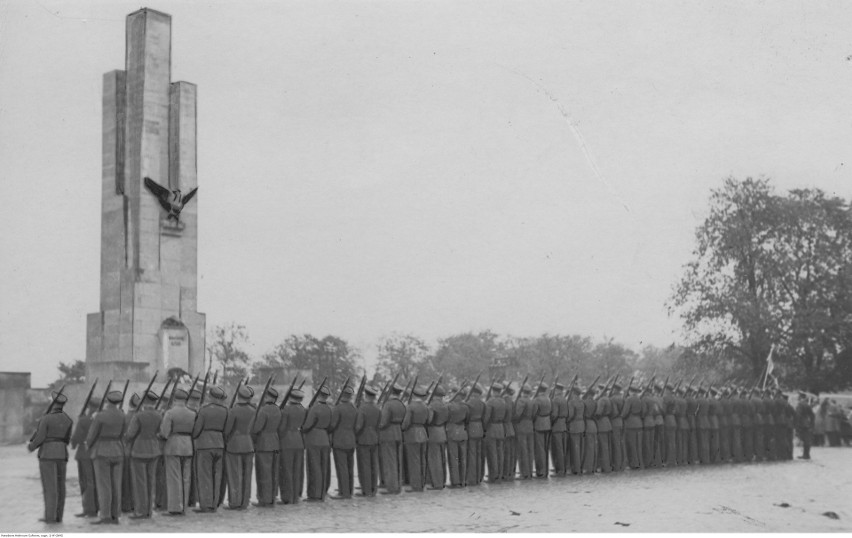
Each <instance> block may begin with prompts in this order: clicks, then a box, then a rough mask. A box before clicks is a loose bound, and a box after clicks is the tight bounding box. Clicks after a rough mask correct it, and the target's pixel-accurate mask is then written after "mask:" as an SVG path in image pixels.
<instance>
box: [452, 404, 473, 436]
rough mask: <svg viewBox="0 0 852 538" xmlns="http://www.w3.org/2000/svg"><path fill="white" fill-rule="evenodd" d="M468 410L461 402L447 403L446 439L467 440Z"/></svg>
mask: <svg viewBox="0 0 852 538" xmlns="http://www.w3.org/2000/svg"><path fill="white" fill-rule="evenodd" d="M468 411H469V410H468V407H467V406H466V405H465V404H463V403H461V402H450V403H449V404H447V441H456V442H458V441H467V426H466V424H467V414H468Z"/></svg>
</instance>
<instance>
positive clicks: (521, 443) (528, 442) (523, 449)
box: [515, 432, 535, 478]
mask: <svg viewBox="0 0 852 538" xmlns="http://www.w3.org/2000/svg"><path fill="white" fill-rule="evenodd" d="M515 439H517V447H518V469H519V470H520V472H521V478H532V467H533V453H534V452H535V442H534V441H533V434H531V433H517V432H515Z"/></svg>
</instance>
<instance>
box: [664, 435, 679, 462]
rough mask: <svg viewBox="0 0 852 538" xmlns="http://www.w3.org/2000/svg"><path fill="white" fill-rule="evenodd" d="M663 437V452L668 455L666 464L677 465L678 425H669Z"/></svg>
mask: <svg viewBox="0 0 852 538" xmlns="http://www.w3.org/2000/svg"><path fill="white" fill-rule="evenodd" d="M663 437H664V439H665V443H664V444H663V448H664V450H663V452H664V453H665V456H666V458H665V462H666V465H667V466H668V467H674V466H675V465H677V427H676V426H667V427H666V429H665V433H664V435H663Z"/></svg>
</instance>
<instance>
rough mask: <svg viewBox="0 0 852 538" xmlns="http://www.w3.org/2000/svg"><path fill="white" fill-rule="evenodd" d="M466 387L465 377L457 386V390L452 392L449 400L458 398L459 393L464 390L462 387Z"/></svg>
mask: <svg viewBox="0 0 852 538" xmlns="http://www.w3.org/2000/svg"><path fill="white" fill-rule="evenodd" d="M466 387H467V379H465V380H464V381H463V382H462V384H461V385H460V386H459V389H458V390H457V391H456V392H455V393H454V394H453V397H452V398H450V402H453V401H455V399H456V398H458V396H459V394H461V393H462V392H464V389H465V388H466Z"/></svg>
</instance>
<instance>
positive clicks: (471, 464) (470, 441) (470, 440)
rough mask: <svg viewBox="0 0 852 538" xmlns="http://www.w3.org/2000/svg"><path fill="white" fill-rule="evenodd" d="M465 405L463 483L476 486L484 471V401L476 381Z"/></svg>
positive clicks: (481, 390)
mask: <svg viewBox="0 0 852 538" xmlns="http://www.w3.org/2000/svg"><path fill="white" fill-rule="evenodd" d="M470 391H471V393H472V394H470V396H469V399H468V401H467V402H466V405H467V407H468V413H467V424H466V426H467V479H466V480H465V485H467V486H478V485H479V484H480V483H481V482H482V478H483V476H484V473H485V468H484V454H483V452H482V439H483V438H484V437H485V430H484V429H483V427H482V417H483V416H484V415H485V402H483V401H482V393H483V392H484V391H483V389H482V386H481V385H479V384H478V383H477V384H476V386H474V387H471V388H470Z"/></svg>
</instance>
